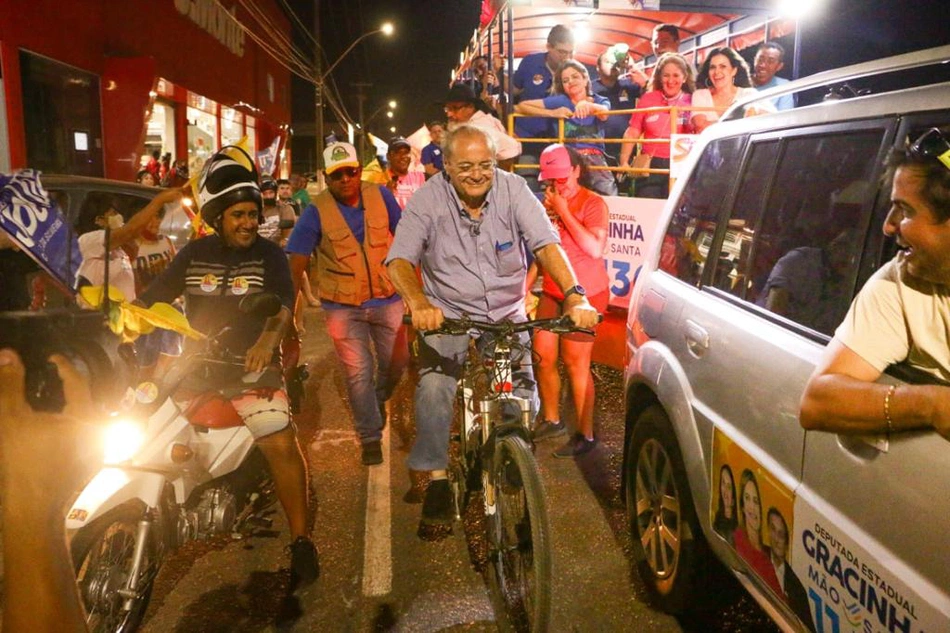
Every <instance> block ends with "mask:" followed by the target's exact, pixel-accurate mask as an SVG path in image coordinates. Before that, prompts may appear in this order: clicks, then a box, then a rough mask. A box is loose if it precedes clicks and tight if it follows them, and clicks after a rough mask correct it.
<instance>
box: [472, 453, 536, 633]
mask: <svg viewBox="0 0 950 633" xmlns="http://www.w3.org/2000/svg"><path fill="white" fill-rule="evenodd" d="M491 480H492V481H493V483H494V486H493V488H494V497H495V512H494V514H490V515H488V516H486V517H485V519H486V529H487V531H488V543H489V547H490V551H489V569H488V574H487V575H488V580H489V583H488V584H489V590H490V592H491V594H492V600H493V601H494V603H495V606H496V614H497V615H498V617H499V621H500V624H506V625H507V628H511V629H513V630H516V631H546V630H547V628H548V622H549V620H550V615H551V565H552V563H551V557H552V553H551V544H550V533H551V528H550V526H549V523H548V513H547V503H546V501H545V496H544V488H543V486H542V485H541V476H540V473H539V472H538V465H537V463H536V462H535V460H534V455H533V454H532V453H531V449H530V448H529V447H528V445H527V443H525V441H524V440H523V439H522V438H520V437H518V436H514V435H511V436H508V437H505V438H503V439H502V440H501V441H500V442H498V444H497V445H496V447H495V456H494V460H493V462H492V478H491Z"/></svg>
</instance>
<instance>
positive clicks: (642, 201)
mask: <svg viewBox="0 0 950 633" xmlns="http://www.w3.org/2000/svg"><path fill="white" fill-rule="evenodd" d="M604 200H606V201H607V210H608V212H609V221H608V225H607V255H606V258H605V259H606V260H607V275H608V276H609V277H610V305H612V306H615V307H618V308H622V309H624V310H626V309H627V305H628V304H629V303H630V292H631V291H632V290H633V284H634V283H635V282H636V280H637V275H638V274H639V273H640V267H641V266H642V265H643V260H644V258H645V257H646V250H647V247H648V246H649V244H650V242H651V240H652V239H653V234H654V232H655V231H656V227H657V221H658V220H659V217H660V212H662V211H663V205H664V204H666V200H655V199H651V198H627V197H623V196H604Z"/></svg>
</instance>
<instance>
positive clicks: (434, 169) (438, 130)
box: [422, 121, 445, 180]
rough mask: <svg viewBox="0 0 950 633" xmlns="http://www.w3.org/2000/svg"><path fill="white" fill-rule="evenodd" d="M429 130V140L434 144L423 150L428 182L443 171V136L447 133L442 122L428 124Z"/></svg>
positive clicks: (423, 163)
mask: <svg viewBox="0 0 950 633" xmlns="http://www.w3.org/2000/svg"><path fill="white" fill-rule="evenodd" d="M426 127H427V128H428V129H429V138H430V139H432V142H431V143H429V144H428V145H426V146H425V147H423V148H422V166H423V167H424V168H425V170H426V180H428V179H429V178H432V177H433V176H435V175H436V174H437V173H439V172H440V171H442V134H444V133H445V125H444V124H443V123H442V121H430V122H429V123H426Z"/></svg>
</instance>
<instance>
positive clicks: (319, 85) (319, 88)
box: [313, 0, 324, 190]
mask: <svg viewBox="0 0 950 633" xmlns="http://www.w3.org/2000/svg"><path fill="white" fill-rule="evenodd" d="M313 37H314V39H315V40H317V42H318V45H317V46H316V48H314V64H313V73H314V77H313V79H314V101H315V105H316V108H317V111H316V118H315V119H314V126H315V131H316V136H317V139H316V140H317V159H316V161H315V162H316V169H315V171H316V172H317V184H318V186H319V189H320V190H323V187H324V182H323V167H324V166H323V138H324V134H323V53H322V52H321V48H320V46H321V45H320V44H319V42H321V41H322V39H321V37H320V0H313Z"/></svg>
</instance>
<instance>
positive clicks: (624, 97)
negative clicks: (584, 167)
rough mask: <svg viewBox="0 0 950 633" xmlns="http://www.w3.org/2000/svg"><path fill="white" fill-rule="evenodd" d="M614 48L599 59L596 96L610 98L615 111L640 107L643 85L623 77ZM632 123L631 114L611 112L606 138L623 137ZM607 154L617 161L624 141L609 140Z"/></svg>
mask: <svg viewBox="0 0 950 633" xmlns="http://www.w3.org/2000/svg"><path fill="white" fill-rule="evenodd" d="M613 50H614V49H613V47H611V48H608V49H607V50H606V51H604V52H603V53H601V54H600V57H598V58H597V79H595V80H594V81H593V82H592V83H591V91H592V92H593V93H594V94H595V95H600V96H601V97H606V98H607V100H608V101H610V109H611V110H630V109H632V108H635V107H636V103H637V97H639V96H640V86H638V85H637V84H636V83H635V82H633V81H632V80H631V79H630V77H629V76H621V74H620V70H621V67H622V65H621V64H618V63H617V60H616V58H615V57H614V52H613ZM629 124H630V115H629V114H611V115H610V117H608V118H607V121H606V122H605V123H604V137H605V138H612V139H622V138H623V133H624V132H626V131H627V126H628V125H629ZM605 145H606V147H605V153H606V154H607V155H608V156H610V157H611V158H613V160H614V162H613V163H612V164H616V162H617V161H618V160H619V158H620V143H606V144H605Z"/></svg>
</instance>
